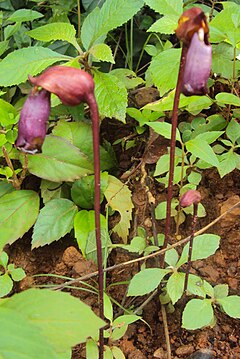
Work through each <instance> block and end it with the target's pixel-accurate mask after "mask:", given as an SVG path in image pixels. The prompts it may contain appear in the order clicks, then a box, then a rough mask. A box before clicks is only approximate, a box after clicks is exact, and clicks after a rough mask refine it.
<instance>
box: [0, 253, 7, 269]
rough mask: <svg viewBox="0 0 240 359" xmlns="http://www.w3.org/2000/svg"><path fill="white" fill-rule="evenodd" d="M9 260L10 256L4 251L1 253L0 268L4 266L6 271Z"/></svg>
mask: <svg viewBox="0 0 240 359" xmlns="http://www.w3.org/2000/svg"><path fill="white" fill-rule="evenodd" d="M8 260H9V257H8V254H7V253H6V252H4V251H2V252H0V266H2V267H3V268H4V269H5V270H6V269H7V264H8Z"/></svg>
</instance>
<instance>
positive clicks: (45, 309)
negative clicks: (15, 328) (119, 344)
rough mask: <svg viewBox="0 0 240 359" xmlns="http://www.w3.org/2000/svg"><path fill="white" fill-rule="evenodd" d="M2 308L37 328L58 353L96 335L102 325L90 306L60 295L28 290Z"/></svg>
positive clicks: (62, 294) (15, 296)
mask: <svg viewBox="0 0 240 359" xmlns="http://www.w3.org/2000/svg"><path fill="white" fill-rule="evenodd" d="M2 307H5V308H7V309H11V310H14V311H16V312H17V313H19V314H20V315H23V316H24V317H25V318H26V319H28V321H29V322H30V323H32V324H34V326H36V327H38V328H40V329H41V333H42V336H44V337H45V338H46V339H48V341H49V342H50V343H51V344H52V345H53V347H54V348H55V350H56V351H58V352H63V351H66V350H68V349H69V347H72V346H74V345H76V344H78V343H82V342H85V341H86V339H87V338H88V337H90V336H91V337H92V336H95V335H97V333H98V330H99V328H100V327H102V326H103V325H104V324H105V323H104V322H103V321H102V320H101V319H100V318H98V317H97V316H96V315H95V314H94V313H93V312H92V310H91V309H90V307H88V306H87V305H86V304H84V303H83V302H81V301H80V300H79V299H78V298H75V297H73V296H71V295H69V294H67V293H63V292H54V291H50V290H40V289H29V290H26V291H24V292H22V293H20V294H15V295H14V296H13V297H12V298H11V300H8V301H7V302H5V303H4V304H3V305H2ZM2 307H1V308H2ZM1 308H0V310H1ZM20 331H21V330H20ZM36 342H37V343H38V340H37V341H36ZM42 350H43V348H42V349H41V350H40V352H42ZM31 358H32V357H31ZM42 358H43V357H41V359H42ZM50 358H52V357H51V356H50Z"/></svg>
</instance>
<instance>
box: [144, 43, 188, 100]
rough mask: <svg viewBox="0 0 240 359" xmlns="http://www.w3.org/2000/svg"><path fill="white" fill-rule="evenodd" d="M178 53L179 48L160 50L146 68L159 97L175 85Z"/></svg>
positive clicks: (178, 59)
mask: <svg viewBox="0 0 240 359" xmlns="http://www.w3.org/2000/svg"><path fill="white" fill-rule="evenodd" d="M180 54H181V49H169V50H165V51H162V52H160V54H159V55H157V56H155V57H154V58H153V59H152V62H151V64H150V66H149V68H148V71H149V73H150V76H151V78H152V80H153V82H154V84H155V85H156V86H157V88H158V90H159V92H160V95H161V97H162V96H163V95H164V94H165V93H166V92H168V91H170V90H172V89H173V88H174V87H175V86H176V83H177V75H178V69H179V63H180Z"/></svg>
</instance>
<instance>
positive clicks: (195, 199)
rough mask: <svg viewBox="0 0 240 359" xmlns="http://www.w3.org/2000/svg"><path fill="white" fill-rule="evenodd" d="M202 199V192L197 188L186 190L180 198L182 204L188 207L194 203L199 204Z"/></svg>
mask: <svg viewBox="0 0 240 359" xmlns="http://www.w3.org/2000/svg"><path fill="white" fill-rule="evenodd" d="M200 201H201V194H200V192H199V191H197V190H195V189H190V190H188V191H187V192H185V193H184V194H183V195H182V196H181V198H180V206H181V207H188V206H191V205H192V204H198V203H199V202H200Z"/></svg>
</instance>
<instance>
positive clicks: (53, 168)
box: [22, 135, 93, 182]
mask: <svg viewBox="0 0 240 359" xmlns="http://www.w3.org/2000/svg"><path fill="white" fill-rule="evenodd" d="M22 161H23V158H22ZM28 170H29V172H31V173H32V174H34V175H36V176H38V177H40V178H44V179H47V180H49V181H53V182H62V181H74V180H75V179H78V178H80V177H82V176H85V175H87V174H91V173H93V163H92V162H91V161H89V158H88V157H87V156H86V155H85V154H83V153H82V152H81V151H80V150H79V149H78V148H77V147H75V146H73V145H71V144H70V143H69V142H68V141H66V140H64V139H62V138H59V137H55V136H52V135H50V136H47V137H46V138H45V141H44V143H43V147H42V153H40V154H35V155H28Z"/></svg>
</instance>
